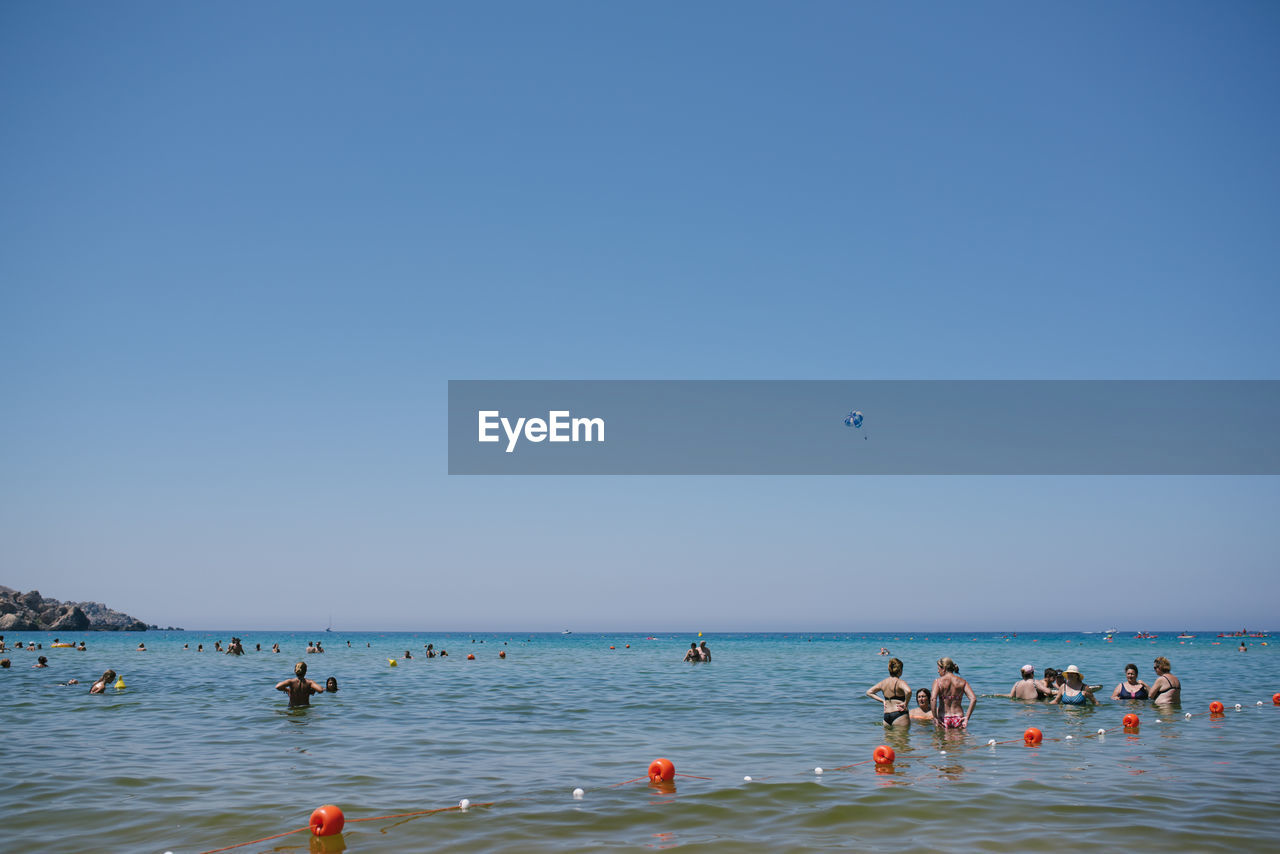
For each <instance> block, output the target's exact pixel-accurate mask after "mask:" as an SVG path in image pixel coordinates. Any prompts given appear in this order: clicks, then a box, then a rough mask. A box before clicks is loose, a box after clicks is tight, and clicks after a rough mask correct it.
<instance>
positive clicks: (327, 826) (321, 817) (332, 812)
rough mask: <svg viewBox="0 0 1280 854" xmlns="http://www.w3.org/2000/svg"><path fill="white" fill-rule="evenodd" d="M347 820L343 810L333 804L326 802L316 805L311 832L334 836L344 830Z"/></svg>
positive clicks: (312, 816) (318, 834) (312, 815)
mask: <svg viewBox="0 0 1280 854" xmlns="http://www.w3.org/2000/svg"><path fill="white" fill-rule="evenodd" d="M346 821H347V820H346V818H344V817H343V815H342V810H340V809H338V808H337V807H335V806H334V805H333V804H325V805H324V806H322V807H316V811H315V812H313V813H312V814H311V832H312V833H313V834H315V835H316V836H333V835H334V834H337V833H341V832H342V825H344V824H346Z"/></svg>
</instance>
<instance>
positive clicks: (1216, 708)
mask: <svg viewBox="0 0 1280 854" xmlns="http://www.w3.org/2000/svg"><path fill="white" fill-rule="evenodd" d="M1222 711H1223V706H1222V704H1221V703H1219V702H1218V701H1217V700H1214V701H1213V702H1212V703H1210V704H1209V714H1211V715H1220V714H1222Z"/></svg>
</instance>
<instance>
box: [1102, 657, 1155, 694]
mask: <svg viewBox="0 0 1280 854" xmlns="http://www.w3.org/2000/svg"><path fill="white" fill-rule="evenodd" d="M1149 695H1150V689H1149V688H1148V687H1147V683H1146V682H1143V681H1142V680H1141V679H1139V678H1138V665H1136V664H1126V665H1125V666H1124V681H1123V682H1121V683H1120V684H1119V685H1117V686H1116V689H1115V690H1114V691H1112V692H1111V699H1113V700H1145V699H1147V697H1148V696H1149Z"/></svg>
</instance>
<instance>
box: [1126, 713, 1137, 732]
mask: <svg viewBox="0 0 1280 854" xmlns="http://www.w3.org/2000/svg"><path fill="white" fill-rule="evenodd" d="M1123 723H1124V728H1125V729H1137V728H1138V716H1137V715H1135V714H1134V713H1133V712H1130V713H1129V714H1127V715H1125V716H1124V721H1123Z"/></svg>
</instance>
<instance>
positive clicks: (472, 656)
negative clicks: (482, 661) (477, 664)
mask: <svg viewBox="0 0 1280 854" xmlns="http://www.w3.org/2000/svg"><path fill="white" fill-rule="evenodd" d="M475 660H476V654H475V653H474V652H469V653H467V661H475Z"/></svg>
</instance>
